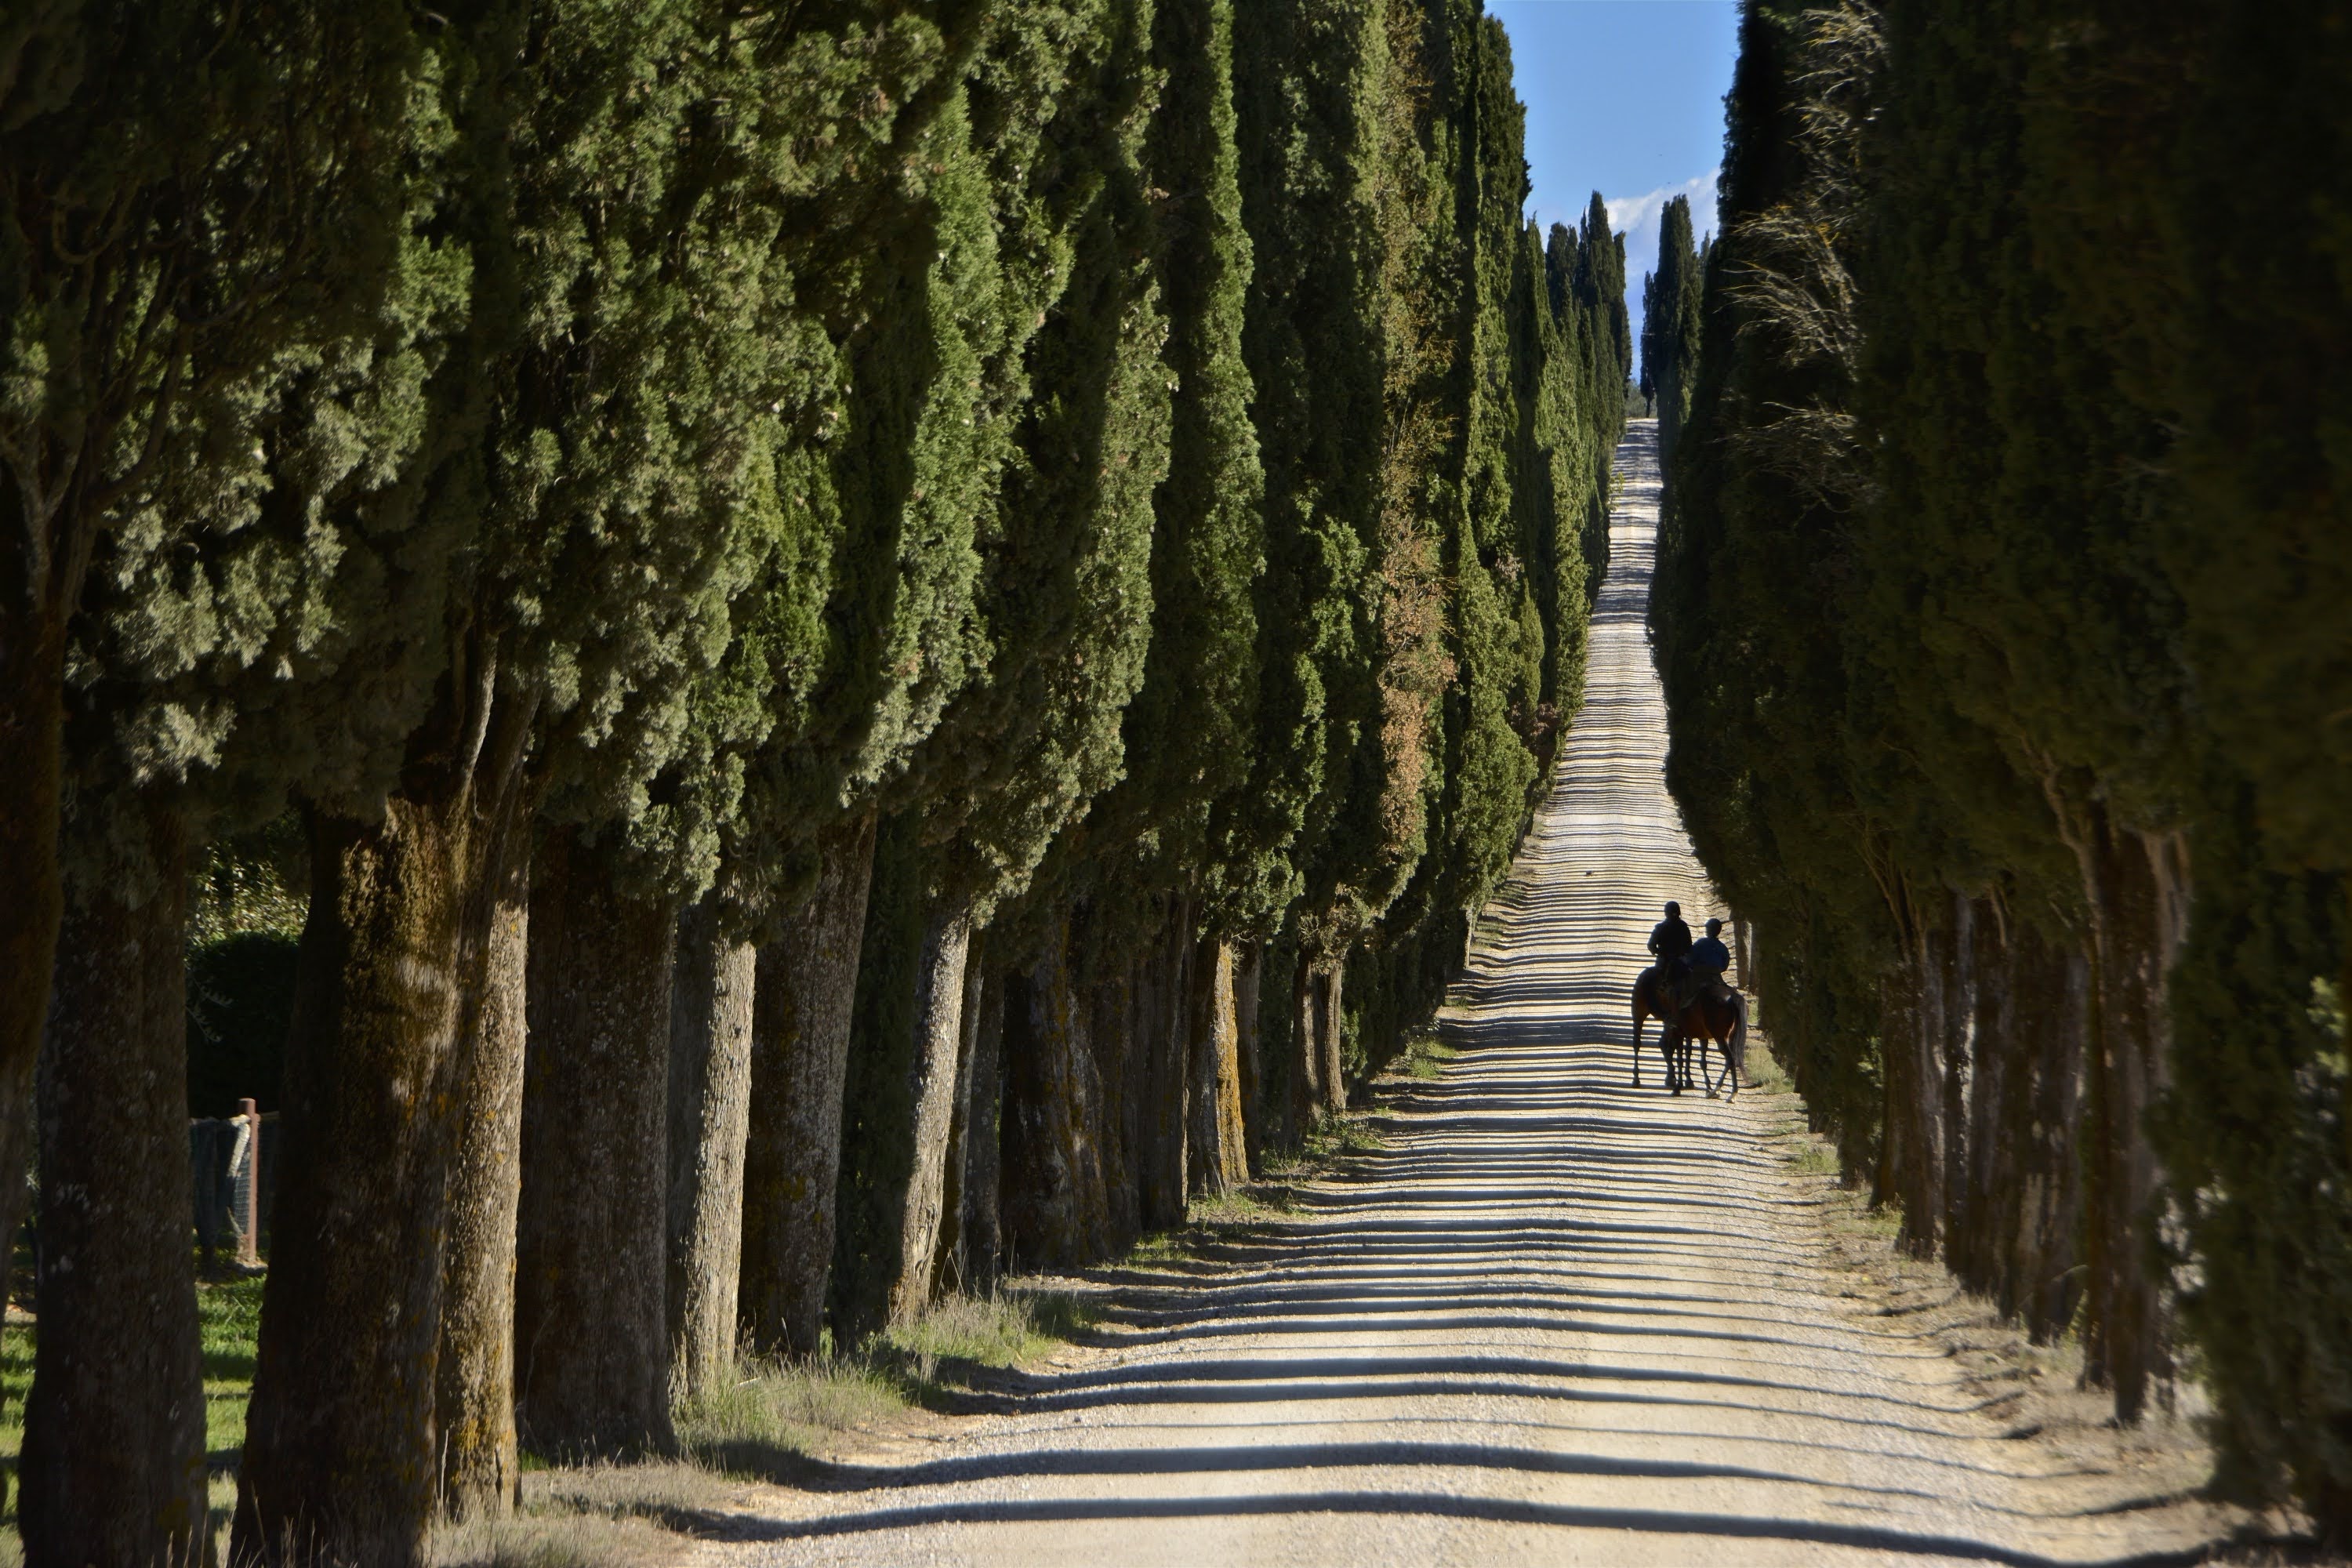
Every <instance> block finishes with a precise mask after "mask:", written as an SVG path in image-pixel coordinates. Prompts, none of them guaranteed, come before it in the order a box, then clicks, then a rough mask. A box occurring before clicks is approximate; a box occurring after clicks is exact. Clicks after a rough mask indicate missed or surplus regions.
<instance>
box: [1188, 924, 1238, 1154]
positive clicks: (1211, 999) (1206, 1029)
mask: <svg viewBox="0 0 2352 1568" xmlns="http://www.w3.org/2000/svg"><path fill="white" fill-rule="evenodd" d="M1190 1002H1191V1005H1190V1007H1189V1009H1188V1012H1189V1015H1190V1016H1189V1017H1188V1020H1187V1025H1186V1033H1187V1035H1188V1037H1189V1038H1190V1042H1191V1046H1192V1068H1191V1078H1192V1130H1191V1131H1192V1186H1193V1190H1194V1191H1196V1192H1200V1193H1204V1194H1208V1195H1209V1196H1211V1197H1221V1196H1223V1194H1226V1193H1229V1192H1232V1191H1234V1189H1236V1188H1238V1187H1240V1186H1241V1185H1243V1184H1244V1183H1246V1182H1247V1181H1248V1180H1249V1155H1248V1152H1247V1141H1248V1140H1247V1133H1246V1132H1245V1131H1244V1127H1243V1123H1242V1072H1241V1027H1240V1019H1239V1016H1238V1008H1237V1005H1236V998H1235V995H1234V945H1233V944H1232V943H1231V942H1220V941H1218V940H1217V939H1215V938H1214V937H1207V938H1203V939H1202V942H1201V943H1200V946H1199V950H1198V952H1195V954H1194V955H1193V959H1192V987H1191V997H1190Z"/></svg>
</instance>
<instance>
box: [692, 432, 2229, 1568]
mask: <svg viewBox="0 0 2352 1568" xmlns="http://www.w3.org/2000/svg"><path fill="white" fill-rule="evenodd" d="M1619 463H1620V472H1621V473H1622V474H1624V475H1625V476H1626V477H1627V478H1628V479H1629V481H1630V482H1629V483H1628V484H1627V486H1626V487H1625V493H1624V496H1623V500H1622V507H1621V510H1620V511H1619V512H1618V514H1617V515H1616V517H1615V518H1614V520H1613V527H1612V542H1611V545H1612V561H1611V566H1610V574H1609V578H1608V581H1607V584H1606V588H1605V591H1604V592H1603V594H1602V595H1601V604H1600V612H1599V616H1598V617H1597V621H1596V625H1595V630H1594V637H1593V650H1592V660H1591V681H1590V695H1589V696H1588V698H1587V700H1586V702H1585V706H1584V710H1583V713H1582V715H1581V716H1580V718H1579V720H1578V721H1577V724H1576V729H1575V731H1574V734H1573V735H1572V736H1571V737H1570V741H1569V742H1568V746H1567V751H1566V755H1565V757H1564V758H1563V760H1562V763H1561V765H1560V768H1559V784H1558V787H1557V789H1556V790H1555V792H1554V794H1553V795H1552V796H1551V798H1550V800H1549V802H1548V804H1547V805H1546V806H1545V808H1544V810H1543V812H1542V814H1541V816H1540V817H1539V819H1538V822H1537V825H1536V828H1535V831H1534V833H1533V834H1532V835H1531V837H1530V838H1529V840H1528V844H1527V845H1526V847H1525V849H1524V852H1523V854H1522V856H1521V859H1520V862H1519V865H1518V868H1517V872H1516V874H1515V879H1514V882H1513V885H1512V887H1511V889H1509V891H1508V893H1507V896H1506V897H1505V898H1504V899H1503V900H1501V901H1500V904H1499V906H1498V908H1497V909H1496V911H1495V912H1494V918H1493V920H1492V921H1491V923H1490V927H1489V929H1488V930H1487V931H1486V933H1485V935H1484V937H1483V938H1482V942H1481V949H1480V952H1479V953H1478V955H1477V959H1476V962H1475V963H1474V965H1473V973H1472V974H1471V977H1470V979H1469V981H1468V982H1467V983H1466V984H1465V986H1464V988H1463V991H1462V993H1461V994H1460V995H1459V996H1458V997H1457V998H1456V1001H1455V1003H1454V1006H1453V1008H1452V1009H1451V1010H1450V1015H1449V1021H1450V1024H1451V1026H1452V1027H1453V1029H1454V1031H1455V1037H1456V1038H1457V1040H1458V1041H1459V1043H1460V1044H1461V1045H1462V1046H1463V1047H1464V1049H1463V1054H1462V1056H1461V1058H1460V1059H1459V1060H1457V1061H1456V1062H1454V1063H1453V1064H1452V1065H1451V1067H1450V1068H1449V1069H1448V1070H1447V1071H1446V1073H1445V1074H1444V1077H1443V1078H1442V1079H1439V1080H1437V1081H1435V1082H1433V1083H1429V1084H1426V1085H1423V1086H1420V1087H1418V1088H1417V1089H1414V1090H1413V1091H1412V1092H1409V1093H1407V1094H1406V1095H1405V1096H1404V1097H1403V1098H1402V1100H1398V1101H1396V1102H1394V1104H1393V1106H1392V1114H1391V1115H1390V1116H1389V1117H1388V1118H1387V1119H1386V1121H1385V1122H1384V1127H1385V1131H1386V1143H1385V1147H1384V1148H1383V1149H1382V1150H1381V1152H1379V1153H1377V1154H1374V1155H1370V1156H1367V1157H1364V1158H1363V1159H1361V1160H1359V1161H1357V1162H1356V1163H1355V1169H1354V1170H1353V1171H1352V1172H1351V1173H1350V1175H1349V1178H1348V1179H1345V1180H1339V1181H1333V1182H1328V1183H1324V1184H1318V1185H1315V1186H1311V1187H1309V1188H1307V1190H1306V1191H1305V1192H1304V1193H1303V1194H1301V1199H1300V1206H1299V1208H1298V1210H1297V1212H1296V1213H1295V1214H1294V1215H1291V1216H1289V1218H1288V1220H1287V1221H1286V1223H1283V1224H1280V1225H1278V1226H1271V1227H1268V1231H1267V1233H1266V1234H1265V1236H1264V1237H1263V1238H1262V1240H1261V1241H1260V1242H1258V1243H1257V1244H1255V1245H1253V1246H1251V1247H1245V1248H1244V1249H1243V1251H1244V1256H1243V1257H1242V1258H1240V1259H1239V1261H1238V1263H1237V1266H1236V1267H1235V1268H1234V1269H1233V1270H1232V1271H1231V1272H1230V1273H1226V1274H1222V1275H1218V1276H1215V1277H1213V1278H1211V1279H1206V1280H1204V1281H1203V1282H1202V1284H1201V1285H1200V1286H1199V1287H1197V1288H1196V1289H1191V1290H1188V1291H1185V1292H1183V1293H1182V1294H1181V1296H1180V1297H1179V1298H1178V1299H1177V1300H1175V1301H1174V1302H1173V1303H1172V1304H1170V1305H1169V1306H1168V1307H1167V1309H1166V1310H1162V1311H1160V1312H1159V1313H1156V1314H1147V1315H1146V1316H1145V1318H1144V1320H1143V1321H1142V1322H1141V1323H1140V1325H1139V1326H1138V1327H1136V1328H1135V1329H1134V1330H1133V1331H1131V1332H1129V1333H1127V1334H1125V1335H1123V1336H1120V1337H1118V1342H1117V1343H1116V1344H1115V1345H1114V1346H1113V1347H1112V1348H1110V1349H1108V1350H1097V1351H1090V1352H1083V1353H1079V1354H1075V1355H1074V1356H1073V1357H1071V1358H1070V1359H1069V1364H1067V1366H1066V1368H1060V1369H1049V1370H1048V1371H1047V1372H1046V1373H1044V1374H1042V1375H1040V1376H1039V1377H1038V1378H1037V1379H1036V1380H1035V1383H1036V1392H1035V1393H1034V1395H1033V1396H1031V1397H1029V1398H1026V1399H1024V1400H1023V1401H1021V1402H1020V1403H1019V1404H1018V1405H1016V1406H1015V1407H1014V1408H1013V1412H1012V1413H1011V1414H1009V1415H1000V1416H992V1417H989V1418H987V1419H985V1420H982V1421H981V1422H978V1423H976V1424H975V1425H974V1426H972V1427H971V1429H969V1430H967V1431H965V1432H963V1433H961V1434H960V1435H959V1436H956V1437H955V1438H953V1439H952V1440H951V1441H949V1442H946V1443H942V1444H925V1445H921V1447H922V1448H923V1452H921V1453H920V1454H912V1453H908V1454H902V1455H896V1456H893V1457H892V1458H891V1460H890V1461H889V1462H886V1463H877V1464H873V1465H869V1466H866V1467H862V1468H845V1469H844V1470H843V1471H841V1472H840V1474H839V1477H838V1479H839V1481H840V1483H841V1485H842V1488H843V1489H840V1490H837V1491H826V1492H805V1493H797V1494H785V1493H781V1492H780V1493H777V1494H775V1498H776V1503H775V1509H774V1512H773V1516H772V1517H769V1518H765V1519H762V1520H761V1521H754V1522H752V1523H751V1524H750V1525H749V1526H748V1528H747V1531H746V1532H747V1533H748V1534H750V1535H751V1536H752V1537H754V1538H755V1539H751V1540H748V1541H743V1542H730V1543H728V1544H724V1545H719V1544H713V1545H710V1546H708V1547H706V1548H705V1549H704V1555H703V1557H702V1559H701V1561H704V1562H708V1563H713V1564H717V1563H730V1564H741V1565H751V1564H760V1565H769V1564H787V1563H989V1564H1013V1563H1109V1564H1135V1565H1142V1564H1156V1563H1299V1564H1306V1565H1310V1568H1348V1565H1353V1564H1399V1565H1403V1564H1414V1565H1420V1564H1435V1563H1465V1564H1467V1563H1477V1564H1495V1563H1708V1564H1720V1565H1722V1568H1735V1565H1745V1564H1755V1563H1850V1562H1851V1563H1864V1562H1905V1563H1918V1562H1936V1561H1958V1562H1992V1563H2039V1562H2044V1561H2056V1562H2066V1563H2080V1562H2101V1563H2113V1562H2119V1561H2168V1560H2169V1561H2179V1560H2180V1559H2179V1557H2178V1556H2174V1555H2172V1554H2174V1553H2179V1552H2182V1551H2183V1549H2184V1548H2189V1547H2191V1546H2193V1544H2194V1542H2195V1540H2196V1534H2195V1532H2194V1529H2193V1527H2192V1526H2191V1525H2190V1523H2189V1522H2188V1521H2186V1520H2185V1519H2184V1518H2183V1517H2182V1516H2181V1515H2180V1514H2179V1510H2161V1509H2158V1510H2147V1509H2143V1508H2138V1507H2136V1506H2135V1501H2136V1500H2135V1495H2134V1494H2135V1492H2136V1491H2144V1490H2145V1486H2144V1484H2141V1483H2140V1482H2138V1481H2137V1480H2136V1478H2134V1477H2133V1476H2132V1475H2130V1474H2128V1473H2124V1472H2116V1473H2109V1474H2105V1475H2100V1474H2094V1473H2091V1472H2089V1471H2086V1470H2085V1469H2084V1468H2080V1467H2079V1466H2078V1465H2077V1464H2076V1463H2075V1461H2074V1460H2072V1459H2070V1458H2067V1457H2066V1456H2065V1455H2064V1454H2063V1453H2062V1452H2060V1451H2059V1450H2056V1449H2054V1448H2052V1447H2048V1446H2047V1445H2045V1444H2042V1443H2039V1442H2036V1441H2034V1440H2032V1439H2031V1438H2011V1437H2005V1436H2004V1435H2003V1433H2004V1424H2003V1422H2002V1421H2000V1420H1999V1419H1997V1418H1996V1416H1995V1415H1992V1414H1989V1413H1988V1412H1987V1411H1986V1410H1985V1409H1984V1408H1983V1405H1984V1402H1983V1401H1982V1400H1981V1399H1979V1398H1978V1397H1976V1396H1974V1395H1972V1394H1970V1393H1969V1391H1968V1388H1967V1386H1966V1385H1965V1384H1963V1381H1962V1378H1961V1375H1960V1373H1959V1372H1958V1368H1957V1367H1956V1364H1955V1363H1954V1362H1953V1360H1952V1359H1950V1358H1949V1357H1948V1355H1947V1354H1946V1353H1945V1352H1944V1350H1943V1348H1942V1347H1941V1346H1940V1345H1938V1344H1937V1342H1934V1341H1933V1339H1932V1338H1931V1337H1930V1336H1929V1335H1927V1334H1926V1333H1924V1332H1921V1331H1917V1330H1916V1328H1915V1329H1906V1328H1905V1327H1904V1326H1903V1324H1904V1322H1905V1320H1903V1319H1900V1318H1887V1317H1871V1316H1868V1315H1866V1314H1865V1313H1864V1312H1863V1311H1861V1310H1857V1308H1856V1306H1855V1304H1854V1303H1853V1301H1852V1300H1844V1299H1842V1298H1841V1295H1840V1293H1839V1292H1840V1289H1841V1286H1840V1281H1839V1280H1838V1279H1836V1278H1834V1277H1833V1276H1832V1272H1831V1267H1830V1265H1829V1263H1828V1262H1827V1261H1826V1259H1825V1258H1824V1252H1823V1247H1822V1232H1821V1228H1820V1227H1821V1223H1822V1222H1821V1218H1820V1205H1821V1203H1822V1194H1821V1191H1820V1184H1819V1183H1818V1182H1810V1183H1809V1182H1804V1181H1801V1180H1800V1179H1799V1178H1798V1177H1796V1176H1795V1175H1794V1174H1793V1173H1791V1171H1790V1167H1789V1165H1788V1164H1787V1163H1786V1162H1785V1161H1783V1160H1782V1159H1780V1157H1779V1156H1778V1155H1777V1154H1776V1153H1775V1152H1773V1149H1772V1147H1771V1144H1770V1141H1769V1134H1770V1132H1771V1124H1772V1121H1773V1114H1774V1113H1773V1112H1772V1111H1771V1110H1770V1109H1769V1107H1768V1106H1767V1105H1766V1104H1764V1103H1762V1102H1760V1101H1759V1099H1758V1097H1755V1096H1752V1095H1751V1096H1748V1097H1745V1098H1743V1099H1742V1100H1739V1101H1738V1102H1737V1103H1731V1104H1727V1103H1724V1102H1722V1101H1711V1100H1706V1099H1704V1098H1702V1097H1700V1096H1697V1095H1696V1094H1692V1095H1685V1096H1684V1097H1682V1098H1680V1099H1670V1098H1668V1097H1666V1096H1665V1095H1664V1094H1663V1093H1662V1092H1661V1090H1660V1089H1659V1088H1658V1078H1657V1066H1656V1058H1655V1056H1654V1055H1653V1056H1652V1057H1651V1059H1650V1061H1649V1062H1648V1063H1646V1064H1645V1066H1644V1069H1643V1076H1644V1079H1646V1081H1647V1085H1648V1087H1646V1088H1644V1089H1641V1090H1639V1091H1636V1090H1634V1089H1633V1088H1631V1087H1630V1084H1629V1081H1628V1078H1629V1071H1628V1069H1629V1061H1628V1050H1627V1047H1626V1044H1625V1041H1626V1037H1627V1026H1626V1023H1625V1005H1624V994H1625V988H1626V985H1627V984H1628V982H1629V981H1630V979H1631V977H1632V975H1633V972H1634V971H1635V969H1636V968H1637V967H1638V965H1639V962H1640V957H1641V952H1642V942H1643V936H1644V935H1645V934H1646V932H1647V931H1648V928H1649V924H1650V922H1651V921H1654V919H1655V918H1656V914H1657V909H1658V906H1659V904H1660V903H1661V902H1662V901H1663V900H1665V899H1668V898H1679V899H1680V900H1682V902H1683V904H1684V907H1685V910H1686V911H1689V912H1692V913H1694V914H1704V913H1705V912H1706V911H1708V910H1709V909H1710V908H1711V905H1710V895H1709V893H1708V891H1707V889H1706V883H1705V879H1704V878H1703V876H1702V874H1701V872H1700V870H1699V868H1698V867H1697V865H1696V862H1695V861H1694V860H1693V859H1692V858H1691V855H1690V850H1689V846H1688V844H1687V843H1686V842H1685V838H1684V837H1683V834H1682V830H1681V828H1680V826H1679V823H1678V821H1677V818H1676V816H1675V809H1674V806H1673V804H1672V803H1671V801H1670V800H1669V799H1668V797H1667V795H1666V794H1665V791H1664V786H1663V784H1662V782H1661V767H1662V763H1663V759H1664V748H1665V722H1664V710H1663V708H1662V706H1661V703H1660V699H1659V694H1658V687H1657V682H1656V679H1655V678H1654V674H1653V672H1652V669H1651V665H1650V659H1649V655H1648V650H1647V647H1646V643H1645V641H1644V638H1643V600H1644V595H1646V593H1647V587H1648V581H1649V572H1650V564H1651V542H1652V535H1653V533H1654V529H1655V522H1656V466H1655V462H1654V447H1653V436H1652V426H1648V425H1647V424H1646V423H1645V424H1643V425H1640V426H1636V427H1635V429H1634V433H1633V436H1632V437H1629V439H1628V441H1627V443H1626V446H1625V447H1624V448H1623V450H1622V451H1621V453H1620V457H1619Z"/></svg>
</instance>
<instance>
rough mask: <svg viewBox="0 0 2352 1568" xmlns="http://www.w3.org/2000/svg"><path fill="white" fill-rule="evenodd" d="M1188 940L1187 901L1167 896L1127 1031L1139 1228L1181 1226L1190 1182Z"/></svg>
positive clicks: (1189, 917)
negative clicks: (1134, 1065)
mask: <svg viewBox="0 0 2352 1568" xmlns="http://www.w3.org/2000/svg"><path fill="white" fill-rule="evenodd" d="M1193 945H1194V943H1193V940H1192V903H1191V900H1185V899H1174V898H1171V899H1168V900H1165V901H1164V905H1163V908H1162V910H1161V911H1160V918H1159V920H1158V921H1157V922H1156V929H1154V930H1153V931H1152V932H1151V940H1150V945H1149V947H1148V948H1147V949H1146V951H1145V952H1144V953H1143V955H1142V963H1141V964H1140V965H1139V968H1140V971H1141V973H1140V974H1139V977H1138V978H1139V982H1140V984H1139V985H1138V987H1137V1001H1138V1004H1139V1005H1138V1008H1137V1012H1138V1016H1137V1018H1136V1021H1135V1032H1134V1034H1133V1036H1132V1037H1131V1043H1132V1046H1133V1047H1134V1049H1135V1050H1136V1051H1137V1053H1138V1054H1139V1057H1140V1058H1141V1064H1140V1065H1141V1066H1142V1068H1143V1072H1142V1074H1141V1077H1142V1084H1141V1089H1142V1095H1141V1099H1140V1100H1139V1104H1138V1107H1137V1110H1138V1112H1139V1123H1140V1127H1139V1131H1140V1133H1141V1138H1140V1141H1139V1149H1138V1151H1137V1152H1138V1154H1139V1158H1138V1160H1137V1161H1136V1176H1137V1183H1136V1195H1137V1198H1138V1200H1139V1220H1140V1222H1141V1225H1142V1226H1143V1228H1144V1229H1145V1230H1177V1229H1181V1227H1182V1226H1183V1224H1184V1201H1185V1198H1186V1196H1187V1194H1188V1193H1189V1191H1190V1188H1191V1180H1190V1174H1189V1172H1188V1170H1187V1165H1188V1163H1189V1155H1190V1153H1191V1148H1190V1144H1191V1138H1190V1129H1191V1126H1192V1098H1191V1095H1192V1071H1191V1068H1192V1055H1193V1051H1192V1042H1191V1038H1190V1034H1189V1030H1188V1027H1187V1026H1188V1025H1189V1024H1190V1023H1191V1021H1192V949H1193ZM1211 1087H1213V1080H1212V1083H1211Z"/></svg>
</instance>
